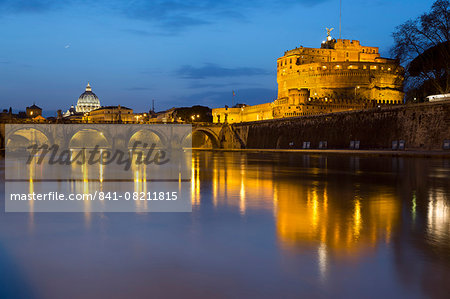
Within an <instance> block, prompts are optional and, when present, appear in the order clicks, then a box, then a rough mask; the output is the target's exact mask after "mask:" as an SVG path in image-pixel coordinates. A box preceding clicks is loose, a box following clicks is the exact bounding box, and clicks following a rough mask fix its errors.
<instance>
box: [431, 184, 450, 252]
mask: <svg viewBox="0 0 450 299" xmlns="http://www.w3.org/2000/svg"><path fill="white" fill-rule="evenodd" d="M428 197H429V199H428V213H427V233H428V237H429V239H430V240H431V241H432V242H445V241H446V239H448V236H449V232H450V207H449V205H448V198H446V193H445V192H444V190H442V189H438V188H433V189H431V190H430V191H429V194H428ZM447 244H448V243H447ZM448 247H450V246H448Z"/></svg>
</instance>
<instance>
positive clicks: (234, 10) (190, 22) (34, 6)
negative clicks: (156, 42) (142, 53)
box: [0, 0, 329, 34]
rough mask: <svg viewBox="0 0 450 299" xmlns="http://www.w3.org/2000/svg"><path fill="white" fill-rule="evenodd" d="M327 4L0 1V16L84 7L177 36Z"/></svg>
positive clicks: (282, 0) (315, 0) (288, 0)
mask: <svg viewBox="0 0 450 299" xmlns="http://www.w3.org/2000/svg"><path fill="white" fill-rule="evenodd" d="M327 1H329V0H247V1H241V0H222V1H217V0H135V1H119V0H99V1H96V2H95V3H92V2H91V1H87V0H68V1H58V0H21V1H17V0H0V14H1V13H5V12H10V13H40V12H47V11H50V10H54V9H70V8H71V7H86V9H89V11H91V12H93V11H98V13H102V14H103V13H105V12H112V13H114V14H118V15H122V16H125V17H127V18H130V19H133V20H136V19H138V20H144V21H148V22H151V23H153V24H154V25H155V27H156V28H159V29H160V30H162V31H164V32H166V33H170V34H177V33H179V32H180V31H183V30H185V29H187V28H190V27H194V26H201V25H208V24H212V23H218V22H220V21H222V20H225V19H232V20H239V21H244V20H246V18H247V16H248V15H249V14H250V13H252V12H254V11H255V10H269V11H273V10H280V11H281V10H285V9H291V8H292V7H294V6H297V5H302V6H306V7H312V6H315V5H318V4H321V3H323V2H327ZM134 33H139V32H138V31H135V32H134ZM140 33H145V32H143V31H142V32H140Z"/></svg>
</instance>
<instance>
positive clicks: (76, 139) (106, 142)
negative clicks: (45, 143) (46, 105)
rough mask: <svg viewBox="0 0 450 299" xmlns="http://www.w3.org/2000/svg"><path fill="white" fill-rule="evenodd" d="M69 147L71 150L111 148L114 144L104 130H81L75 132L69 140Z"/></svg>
mask: <svg viewBox="0 0 450 299" xmlns="http://www.w3.org/2000/svg"><path fill="white" fill-rule="evenodd" d="M67 146H68V147H69V148H71V149H75V148H78V149H81V148H94V147H96V146H98V147H99V148H111V146H112V144H111V142H110V139H109V138H107V134H105V132H103V130H99V129H96V128H80V129H79V130H76V131H74V132H73V134H71V135H70V138H69V139H68V142H67Z"/></svg>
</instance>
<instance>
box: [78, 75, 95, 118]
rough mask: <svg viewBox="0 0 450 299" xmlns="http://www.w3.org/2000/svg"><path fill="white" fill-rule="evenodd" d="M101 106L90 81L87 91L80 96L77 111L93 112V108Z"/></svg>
mask: <svg viewBox="0 0 450 299" xmlns="http://www.w3.org/2000/svg"><path fill="white" fill-rule="evenodd" d="M98 108H100V101H99V99H98V97H97V96H96V95H95V93H93V92H92V88H91V86H90V85H89V82H88V84H87V86H86V91H85V92H83V93H82V94H81V95H80V97H79V98H78V102H77V105H76V106H75V111H76V112H83V113H84V112H91V111H92V110H95V109H98Z"/></svg>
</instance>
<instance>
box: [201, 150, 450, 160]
mask: <svg viewBox="0 0 450 299" xmlns="http://www.w3.org/2000/svg"><path fill="white" fill-rule="evenodd" d="M192 150H193V151H213V152H246V153H300V154H320V155H350V156H393V157H422V158H450V151H443V150H441V151H416V150H403V151H393V150H347V149H341V150H339V149H212V148H193V149H192Z"/></svg>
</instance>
